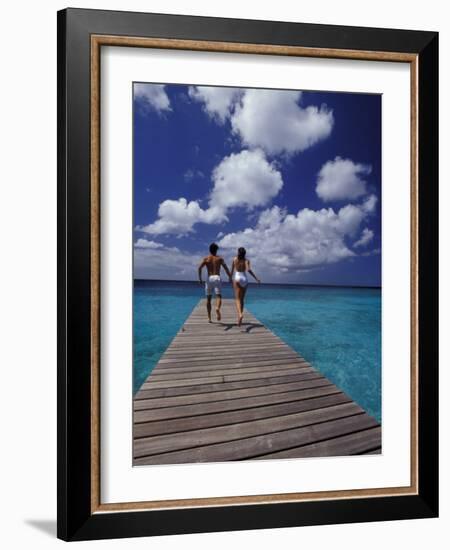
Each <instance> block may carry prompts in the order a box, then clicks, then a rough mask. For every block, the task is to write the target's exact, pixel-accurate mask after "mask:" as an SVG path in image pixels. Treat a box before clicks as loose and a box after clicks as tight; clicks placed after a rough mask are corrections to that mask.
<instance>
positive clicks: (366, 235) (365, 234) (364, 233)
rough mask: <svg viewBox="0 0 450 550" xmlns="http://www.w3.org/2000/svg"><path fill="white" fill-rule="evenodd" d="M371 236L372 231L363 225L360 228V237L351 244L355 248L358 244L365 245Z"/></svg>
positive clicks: (372, 235) (372, 234)
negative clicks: (361, 228) (362, 227)
mask: <svg viewBox="0 0 450 550" xmlns="http://www.w3.org/2000/svg"><path fill="white" fill-rule="evenodd" d="M373 237H374V232H373V231H372V230H371V229H368V228H367V227H365V228H364V229H363V230H362V233H361V237H360V238H359V239H358V240H357V241H356V242H355V243H354V245H353V246H354V247H355V248H358V247H360V246H366V245H367V244H369V243H370V241H371V240H372V239H373Z"/></svg>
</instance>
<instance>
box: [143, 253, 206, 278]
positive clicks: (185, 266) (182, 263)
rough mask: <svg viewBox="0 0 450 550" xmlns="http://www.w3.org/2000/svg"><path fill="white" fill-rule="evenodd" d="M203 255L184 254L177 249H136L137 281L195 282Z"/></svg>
mask: <svg viewBox="0 0 450 550" xmlns="http://www.w3.org/2000/svg"><path fill="white" fill-rule="evenodd" d="M200 258H201V254H191V253H188V252H183V251H181V250H179V249H178V248H176V247H165V246H162V247H158V248H135V250H134V276H135V278H136V279H172V280H193V279H195V277H196V273H197V267H198V264H199V262H200Z"/></svg>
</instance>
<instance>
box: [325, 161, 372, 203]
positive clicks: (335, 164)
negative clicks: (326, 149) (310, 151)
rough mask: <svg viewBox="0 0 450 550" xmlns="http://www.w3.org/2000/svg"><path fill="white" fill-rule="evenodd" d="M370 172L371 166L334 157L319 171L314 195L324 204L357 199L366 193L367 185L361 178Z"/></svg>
mask: <svg viewBox="0 0 450 550" xmlns="http://www.w3.org/2000/svg"><path fill="white" fill-rule="evenodd" d="M371 171H372V168H371V166H369V165H367V164H358V163H355V162H353V161H352V160H350V159H343V158H341V157H336V158H335V159H334V160H330V161H328V162H326V163H325V164H324V165H323V166H322V168H321V169H320V171H319V174H318V177H317V185H316V193H317V195H318V196H319V197H320V198H321V199H322V200H324V201H325V202H327V201H333V200H347V199H350V200H353V199H358V198H359V197H362V196H363V195H365V194H366V193H367V183H366V181H365V180H364V179H363V176H365V175H368V174H370V172H371Z"/></svg>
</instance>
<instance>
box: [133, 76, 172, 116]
mask: <svg viewBox="0 0 450 550" xmlns="http://www.w3.org/2000/svg"><path fill="white" fill-rule="evenodd" d="M134 97H135V99H138V100H141V101H142V102H143V104H144V106H146V107H147V108H148V107H150V108H152V109H154V110H155V111H158V112H160V111H171V110H172V109H171V106H170V99H169V96H168V95H167V93H166V90H165V86H164V84H147V83H136V84H135V85H134Z"/></svg>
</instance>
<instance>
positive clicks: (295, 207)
mask: <svg viewBox="0 0 450 550" xmlns="http://www.w3.org/2000/svg"><path fill="white" fill-rule="evenodd" d="M133 91H134V95H133V97H134V99H133V101H134V120H133V133H134V135H133V139H134V143H133V155H134V160H133V166H134V222H133V223H134V270H135V273H134V276H135V278H143V279H172V280H195V279H196V267H197V265H198V263H199V261H200V259H201V258H202V257H203V256H204V255H206V254H207V250H208V246H209V244H210V243H211V242H213V241H215V242H217V243H218V244H219V246H220V251H219V253H221V254H222V255H223V256H224V258H225V260H226V261H227V262H228V263H230V261H231V259H232V257H233V256H234V255H235V251H236V249H237V247H239V246H244V247H245V248H246V249H247V256H248V257H249V259H250V260H251V261H252V264H253V268H254V270H255V272H256V273H257V274H258V276H259V277H260V278H261V279H262V281H263V282H267V283H269V282H277V283H300V284H301V283H304V284H332V285H362V286H366V285H367V286H379V285H380V284H381V96H380V95H375V94H352V93H332V92H316V91H297V90H265V89H247V88H225V87H214V86H208V87H203V86H195V85H186V86H185V85H163V84H151V83H135V84H134V90H133Z"/></svg>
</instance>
